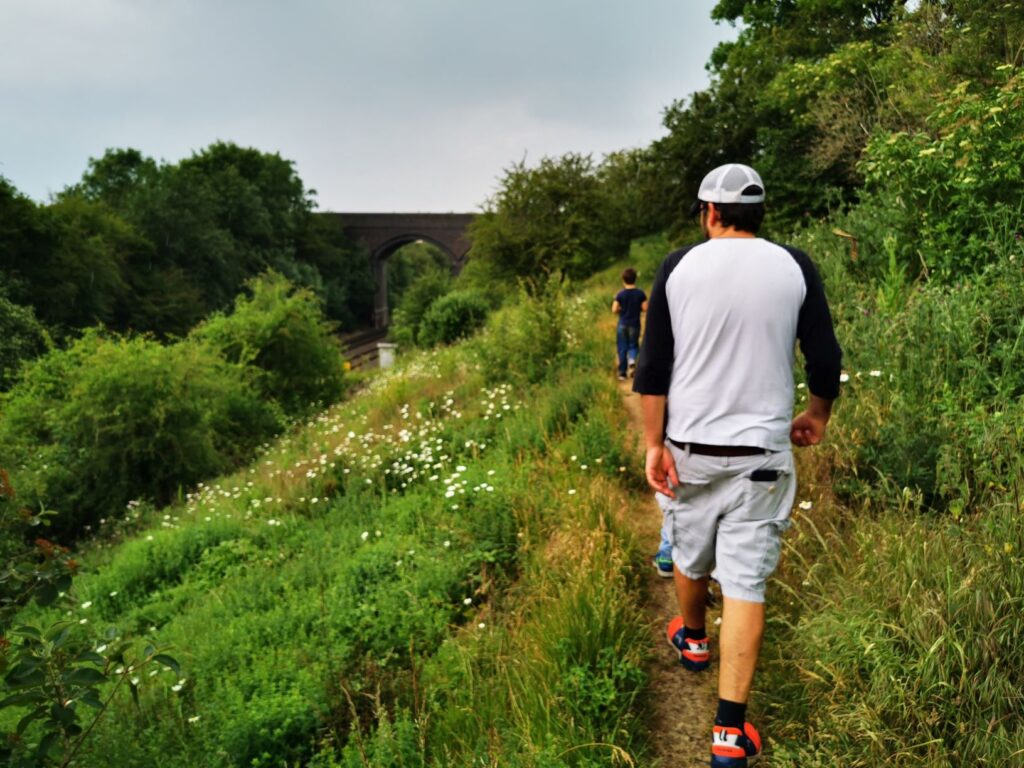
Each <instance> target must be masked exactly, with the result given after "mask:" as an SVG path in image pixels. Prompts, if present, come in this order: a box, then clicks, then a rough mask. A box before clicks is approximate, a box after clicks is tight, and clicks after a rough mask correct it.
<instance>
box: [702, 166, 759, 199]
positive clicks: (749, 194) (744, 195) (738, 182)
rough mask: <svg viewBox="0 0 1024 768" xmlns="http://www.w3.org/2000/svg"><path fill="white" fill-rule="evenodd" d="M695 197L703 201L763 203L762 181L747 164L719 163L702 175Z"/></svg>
mask: <svg viewBox="0 0 1024 768" xmlns="http://www.w3.org/2000/svg"><path fill="white" fill-rule="evenodd" d="M697 199H698V200H703V201H704V202H705V203H763V202H764V182H763V181H761V177H760V176H759V175H758V174H757V171H755V170H754V169H753V168H751V167H750V166H749V165H741V164H740V163H729V164H728V165H720V166H718V167H717V168H715V169H714V170H713V171H711V172H710V173H709V174H708V175H707V176H705V177H704V180H703V181H702V182H701V183H700V189H699V190H698V192H697Z"/></svg>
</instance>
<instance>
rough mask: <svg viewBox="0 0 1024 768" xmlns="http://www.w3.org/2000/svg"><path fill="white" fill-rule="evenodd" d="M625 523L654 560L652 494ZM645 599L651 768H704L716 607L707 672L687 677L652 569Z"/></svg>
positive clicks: (633, 507) (671, 598)
mask: <svg viewBox="0 0 1024 768" xmlns="http://www.w3.org/2000/svg"><path fill="white" fill-rule="evenodd" d="M631 384H632V382H629V381H625V382H622V383H621V384H620V386H619V389H620V391H621V392H622V399H623V403H624V404H625V406H626V408H627V410H628V412H629V427H630V434H631V436H632V438H633V439H634V441H635V445H636V452H635V455H636V456H637V457H638V458H637V460H638V461H641V462H642V461H643V416H642V413H641V410H640V396H639V395H637V394H635V393H634V392H633V391H632V390H631V388H630V387H631ZM628 511H629V514H630V519H631V520H632V521H633V525H634V526H635V527H634V530H635V531H636V534H637V537H638V538H639V540H640V541H641V542H643V543H644V544H645V545H649V546H648V547H647V549H648V550H649V552H650V553H651V554H652V555H653V554H654V552H655V551H656V550H657V548H658V542H659V541H660V538H661V519H662V515H661V509H660V508H659V507H658V504H657V502H656V501H655V500H654V494H653V493H649V494H639V495H637V496H636V497H635V498H634V499H633V500H632V501H631V503H630V508H629V510H628ZM646 573H647V577H646V578H647V587H648V598H647V604H646V612H647V620H648V622H649V626H650V629H651V636H652V638H653V643H654V646H653V647H652V648H651V656H652V661H651V664H650V667H649V668H648V674H649V675H650V686H649V687H648V692H647V696H648V700H647V701H646V702H645V704H647V706H648V711H649V712H650V713H651V720H650V723H649V730H650V733H651V741H652V746H653V750H654V757H655V759H656V761H657V762H656V764H657V765H658V766H659V767H660V768H668V767H669V766H672V768H704V767H705V766H707V764H708V756H709V754H710V742H709V738H710V733H711V723H712V721H713V720H714V716H715V707H716V706H717V704H718V693H717V681H718V665H717V664H716V663H715V659H716V658H717V654H718V644H717V632H716V631H715V630H716V628H717V627H716V624H715V622H716V620H717V619H718V618H719V616H720V615H721V611H720V609H719V608H718V607H717V606H716V607H714V608H711V609H709V610H708V637H709V638H710V640H711V653H712V662H711V668H710V669H709V670H707V671H705V672H700V673H696V674H694V673H692V672H688V671H687V670H685V669H683V667H682V666H680V665H679V661H678V658H679V657H678V655H677V654H676V653H675V651H674V650H673V649H672V648H670V647H669V645H668V642H667V640H666V637H665V627H666V625H667V624H668V622H669V620H670V619H671V618H672V617H673V616H676V615H678V613H679V607H678V603H677V602H676V595H675V588H674V586H673V582H672V579H666V578H664V577H662V576H659V575H658V573H657V571H656V570H655V568H654V567H653V565H649V564H648V565H646Z"/></svg>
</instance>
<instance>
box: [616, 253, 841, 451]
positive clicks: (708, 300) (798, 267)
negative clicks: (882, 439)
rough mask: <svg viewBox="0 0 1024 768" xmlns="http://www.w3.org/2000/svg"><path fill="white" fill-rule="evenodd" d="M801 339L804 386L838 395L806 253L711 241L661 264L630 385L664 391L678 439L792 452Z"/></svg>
mask: <svg viewBox="0 0 1024 768" xmlns="http://www.w3.org/2000/svg"><path fill="white" fill-rule="evenodd" d="M797 341H799V343H800V351H801V353H802V354H803V357H804V361H805V364H806V372H807V387H808V389H809V390H810V392H811V393H812V394H814V395H817V396H819V397H822V398H825V399H826V400H834V399H835V398H836V397H837V396H838V395H839V374H840V368H841V362H842V351H841V350H840V348H839V342H838V341H836V336H835V331H834V329H833V326H832V317H831V315H830V314H829V310H828V303H827V302H826V300H825V289H824V286H823V285H822V282H821V277H820V276H819V275H818V271H817V270H816V269H815V267H814V264H813V263H811V260H810V259H809V258H808V256H807V254H805V253H803V252H802V251H799V250H797V249H796V248H791V247H789V246H783V245H778V244H776V243H773V242H771V241H769V240H764V239H761V238H713V239H710V240H707V241H705V242H703V243H700V244H699V245H694V246H690V247H688V248H684V249H682V250H678V251H675V252H674V253H671V254H669V256H668V257H667V258H666V259H665V261H664V262H663V263H662V265H661V267H660V268H659V270H658V273H657V275H656V276H655V278H654V287H653V288H652V289H651V297H650V300H649V302H648V306H647V330H646V332H645V333H644V339H643V344H642V346H641V349H640V359H639V361H638V362H637V368H636V375H635V378H634V380H633V391H634V392H638V393H640V394H644V395H667V396H668V418H667V423H666V429H665V432H666V435H667V437H668V438H669V439H671V440H673V441H675V442H679V443H704V444H707V445H723V446H753V447H757V448H765V449H768V450H773V451H778V450H786V449H788V448H789V431H790V425H791V423H792V419H793V389H794V387H793V364H794V361H795V355H796V350H795V347H796V342H797Z"/></svg>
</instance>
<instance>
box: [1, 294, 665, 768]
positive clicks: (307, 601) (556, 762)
mask: <svg viewBox="0 0 1024 768" xmlns="http://www.w3.org/2000/svg"><path fill="white" fill-rule="evenodd" d="M551 290H552V292H553V294H554V293H557V288H556V287H554V286H552V288H551ZM530 301H539V299H538V298H531V299H530ZM567 303H568V306H567V307H566V308H565V309H564V312H563V315H562V318H563V319H562V320H561V324H560V325H559V333H560V334H561V335H562V337H563V338H565V339H566V344H565V355H566V360H570V361H571V365H572V366H573V367H568V366H567V367H566V368H563V369H562V371H561V372H560V375H559V376H557V377H551V378H550V379H545V380H544V381H543V384H542V385H541V386H540V387H537V388H516V387H512V386H510V385H509V384H507V383H501V384H500V385H498V386H495V387H493V388H485V387H484V381H483V376H482V373H481V372H477V369H476V364H475V362H476V359H475V357H474V356H473V354H472V353H471V352H470V351H469V350H468V349H467V345H457V346H453V347H449V348H442V349H440V350H436V351H431V352H430V353H428V354H424V355H422V356H421V357H420V358H418V359H414V360H411V361H410V363H409V366H410V367H409V369H408V370H407V371H406V372H405V373H404V375H401V376H399V375H390V376H385V377H381V378H380V379H379V380H377V381H375V382H374V383H373V384H371V385H370V387H369V388H368V391H367V392H366V393H365V394H364V395H363V396H359V397H357V398H356V399H355V400H354V401H352V402H351V403H350V404H346V405H344V406H339V407H337V408H335V409H333V410H331V411H328V412H326V413H324V414H322V415H320V416H318V417H316V418H314V419H310V420H309V422H308V424H307V425H305V426H304V427H300V428H298V429H296V430H295V431H294V432H292V433H291V434H289V435H288V436H286V437H285V438H283V439H282V440H280V441H279V442H277V443H276V444H275V445H273V446H269V447H268V448H267V449H266V450H265V451H264V452H262V453H261V454H260V456H259V460H258V462H256V463H255V464H253V466H252V467H251V468H248V469H245V470H243V471H241V472H239V473H237V474H236V475H234V476H229V477H225V478H221V479H219V480H217V481H214V482H209V483H206V484H201V485H200V486H199V487H198V488H197V489H196V490H195V491H194V492H190V493H188V494H187V495H186V496H185V497H184V499H183V501H182V503H181V504H177V505H175V506H172V507H169V508H167V509H166V510H163V512H162V514H151V515H148V516H144V517H143V519H141V520H138V521H136V522H135V523H134V525H136V526H142V528H141V530H139V531H138V532H137V533H135V535H133V536H131V537H130V538H129V539H128V540H126V541H123V542H116V541H115V542H108V541H100V542H97V546H95V547H94V548H93V551H92V552H91V554H90V555H89V562H90V564H91V565H93V566H94V568H91V569H89V571H88V572H86V573H84V574H82V575H81V576H80V577H78V579H77V580H76V591H77V592H78V594H79V597H78V598H77V599H76V603H77V606H72V615H71V616H70V617H64V616H56V614H54V618H57V619H65V620H68V619H70V620H71V621H76V620H79V617H82V618H86V617H87V618H89V619H90V621H89V623H88V624H85V625H79V624H77V623H76V624H75V626H76V627H78V628H79V629H78V630H76V631H84V629H82V628H83V627H84V628H88V627H90V626H91V625H92V624H93V623H94V622H99V621H102V622H107V621H110V622H115V623H116V624H117V625H118V626H119V627H123V628H125V629H127V630H129V631H132V632H139V633H145V634H146V635H147V640H149V641H150V642H153V643H154V644H156V643H157V642H159V643H161V644H163V645H173V646H174V647H175V648H177V649H180V654H176V655H180V657H181V659H182V662H183V668H182V671H181V673H180V677H179V676H178V675H177V674H176V675H175V678H176V679H177V682H176V683H175V684H174V685H173V686H172V685H170V683H169V682H162V680H163V676H162V675H157V676H155V677H154V678H153V684H151V685H148V686H147V685H142V686H140V688H139V690H138V699H137V703H136V701H135V700H134V699H132V698H131V697H130V696H124V695H118V696H116V697H115V698H114V699H113V700H112V702H111V704H110V705H109V713H108V715H107V716H105V717H104V718H103V719H102V720H101V721H100V722H98V723H97V725H96V727H95V728H94V729H93V732H92V735H91V736H90V740H91V743H90V748H89V750H87V751H83V752H80V753H79V754H78V756H77V757H76V764H80V765H82V766H86V767H87V766H91V765H97V766H98V765H100V764H104V763H107V764H119V765H120V764H123V765H131V764H142V763H145V764H147V765H153V766H157V767H158V768H159V767H161V766H171V765H199V764H208V765H224V766H226V765H254V766H268V768H269V767H270V766H276V765H280V764H282V763H284V762H287V763H289V764H310V765H321V766H328V765H348V764H359V765H362V764H367V763H368V764H377V765H399V764H402V765H438V766H439V765H452V764H469V763H470V762H471V761H472V760H473V759H475V758H476V757H478V756H479V755H480V754H488V753H491V754H493V755H494V760H496V761H497V763H499V764H502V765H523V766H527V765H529V766H539V765H549V766H560V765H562V766H565V765H572V766H596V765H602V764H608V758H609V755H611V756H612V764H616V763H622V764H627V763H628V761H629V760H631V759H632V758H631V757H630V752H631V751H633V750H638V749H639V744H640V741H639V739H640V722H639V721H638V719H637V718H636V717H635V715H634V714H633V713H634V711H635V706H634V704H635V702H636V701H637V696H638V695H639V692H640V691H641V689H642V685H643V676H642V673H641V671H640V670H641V667H640V659H641V657H642V653H643V648H644V647H645V643H646V642H647V638H646V636H645V634H644V632H643V625H642V621H641V620H640V618H639V614H638V613H637V611H636V610H635V606H634V603H633V598H634V596H635V591H634V590H635V588H636V585H635V583H633V582H632V581H631V578H630V576H629V570H630V569H629V566H628V562H629V560H628V558H627V556H626V554H625V552H624V551H623V545H622V542H623V536H624V535H625V534H624V532H621V531H617V530H615V531H612V530H610V529H609V525H610V522H609V521H610V520H611V519H612V517H613V516H614V510H615V509H617V508H618V506H619V505H620V504H621V499H620V498H619V497H618V495H617V492H618V489H617V488H616V486H615V485H614V483H615V482H617V480H615V479H613V478H617V477H618V476H619V475H618V473H617V471H616V470H617V467H615V468H614V469H613V467H612V466H611V465H612V464H614V463H615V462H616V461H619V460H620V459H619V457H620V456H621V455H623V450H624V449H623V447H622V440H623V437H624V434H623V432H622V430H621V429H617V430H616V429H610V428H607V427H605V426H603V425H605V424H606V419H607V418H608V417H609V413H608V412H609V409H617V406H618V402H617V395H616V392H615V389H614V385H613V384H612V383H611V382H610V381H608V380H607V377H605V376H604V375H602V374H594V373H593V372H592V369H593V366H594V364H595V361H596V360H598V359H599V358H588V357H586V355H588V354H589V350H590V349H591V345H590V343H589V341H587V342H583V341H571V340H570V337H571V336H572V335H573V334H579V335H581V336H586V337H590V336H598V335H599V334H597V333H595V324H594V322H593V318H594V316H595V313H597V312H602V313H603V312H604V311H605V310H606V306H605V304H606V302H605V300H604V298H603V297H602V298H601V300H600V301H599V302H590V301H585V302H579V301H576V300H570V301H568V302H567ZM514 309H518V308H514ZM186 343H188V344H197V343H196V342H194V340H189V341H188V342H186ZM473 343H475V342H473ZM601 346H602V348H603V347H604V346H605V345H603V344H602V345H601ZM46 360H48V358H44V359H43V361H46ZM43 361H40V362H43ZM51 364H52V369H51V370H50V372H49V373H50V377H49V378H48V379H46V380H45V382H41V383H40V385H39V386H40V389H41V390H42V389H44V386H43V384H45V385H46V387H49V390H48V391H52V392H54V393H58V392H60V391H63V390H64V389H65V388H66V387H67V385H68V383H69V381H70V382H71V383H72V384H73V383H74V382H73V379H74V377H73V376H68V375H66V374H67V371H66V369H67V368H69V367H72V366H69V365H67V364H65V365H64V366H63V367H60V366H58V364H57V363H56V362H53V363H51ZM77 364H79V365H80V364H81V361H79V362H78V363H77ZM37 375H39V374H37ZM527 402H528V403H529V405H528V406H527ZM615 417H616V418H621V410H616V411H615ZM570 452H571V453H573V454H576V453H579V454H580V455H579V456H578V457H577V458H578V459H580V461H570V460H569V458H568V456H569V454H570ZM581 462H582V464H588V463H589V467H590V468H589V469H587V468H585V467H584V466H581ZM602 462H605V463H602ZM567 478H573V480H572V482H573V484H574V485H575V486H576V487H578V488H579V489H580V491H581V493H580V494H579V496H567V495H566V488H565V484H566V480H567ZM588 483H596V484H597V487H596V488H595V489H594V491H593V492H591V491H590V490H588ZM577 501H578V503H576V502H577ZM549 540H551V541H555V542H559V543H558V546H557V547H549V546H547V545H546V543H547V542H548V541H549ZM570 553H571V556H570ZM553 569H554V570H553ZM552 574H554V577H553V578H552V577H551V576H552ZM513 586H514V589H513ZM510 600H516V601H519V602H518V604H519V606H520V607H519V608H518V609H516V610H517V611H520V612H521V615H522V617H523V619H524V620H525V621H526V622H527V623H528V625H529V629H528V630H525V631H521V630H520V624H521V622H520V621H519V619H517V618H515V616H516V613H515V612H513V611H511V610H510V606H509V601H510ZM86 603H88V604H89V607H88V608H87V609H83V608H82V606H83V605H85V604H86ZM38 610H41V609H38ZM32 615H34V616H38V615H39V613H38V612H37V613H33V614H32ZM49 615H50V614H48V613H47V614H45V615H44V618H46V617H48V616H49ZM507 617H512V618H507ZM506 624H507V626H506ZM211 628H216V629H215V631H211ZM493 649H500V650H501V653H500V655H499V656H497V657H495V656H494V655H493V654H492V653H491V652H490V651H491V650H493ZM466 664H469V665H471V666H473V667H474V671H473V672H472V673H471V674H472V677H470V678H467V677H465V676H464V665H466ZM93 666H94V667H95V666H96V665H95V664H94V665H93ZM115 669H116V667H115ZM149 679H150V678H149V677H148V673H147V674H145V675H143V676H142V680H143V682H145V681H147V680H149ZM467 682H468V683H470V684H469V685H465V683H467ZM105 685H106V686H107V687H104V686H105ZM111 685H112V684H110V683H108V684H100V688H101V689H103V690H105V691H109V690H111V688H110V686H111ZM127 685H128V683H127V682H125V683H124V684H123V690H124V692H128V691H127ZM474 690H475V691H483V692H485V693H484V695H483V696H482V697H480V700H479V701H477V702H476V703H475V705H474V706H468V705H467V703H468V702H473V701H474V698H476V697H475V696H474V693H473V692H474ZM509 692H511V695H512V696H514V697H515V698H516V699H517V700H518V701H519V702H521V703H522V704H523V705H524V706H523V707H521V708H519V707H516V708H513V709H510V708H509V701H508V699H507V696H508V694H509ZM562 699H564V700H566V701H570V700H571V701H572V702H573V705H572V706H573V709H572V713H571V717H570V718H568V719H567V718H562V717H553V716H552V713H553V712H554V711H555V709H556V708H553V707H552V705H551V702H552V701H560V700H562ZM477 705H478V706H477ZM512 711H515V714H514V715H510V714H509V713H510V712H512ZM17 719H18V718H17V717H16V716H14V715H13V714H12V713H8V712H4V711H0V728H3V727H10V728H11V729H13V728H15V727H16V723H17ZM453 734H455V735H453ZM488 734H499V735H500V738H499V740H498V741H497V742H495V743H494V744H493V747H488V738H489V737H488ZM528 734H533V735H532V736H530V735H528ZM35 738H36V737H35V736H33V738H32V740H31V741H33V743H34V739H35ZM598 740H600V741H602V742H605V743H602V744H600V745H595V744H594V742H595V741H598ZM492 749H493V752H492V751H491V750H492ZM481 750H482V751H481Z"/></svg>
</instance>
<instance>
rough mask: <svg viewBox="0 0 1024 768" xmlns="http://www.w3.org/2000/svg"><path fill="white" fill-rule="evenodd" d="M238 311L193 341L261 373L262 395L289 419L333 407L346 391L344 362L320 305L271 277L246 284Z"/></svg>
mask: <svg viewBox="0 0 1024 768" xmlns="http://www.w3.org/2000/svg"><path fill="white" fill-rule="evenodd" d="M247 287H248V290H249V294H251V295H245V294H243V295H240V296H238V298H236V299H235V307H234V311H233V312H232V313H231V314H229V315H225V314H220V313H217V314H215V315H213V316H212V317H211V318H209V319H208V320H206V321H205V322H203V323H202V324H201V325H199V326H197V327H196V328H195V329H194V330H193V331H192V333H191V334H190V336H191V338H193V339H195V340H197V341H199V342H200V343H202V344H205V345H208V346H209V347H211V348H212V349H214V350H216V351H217V353H218V354H220V355H221V356H222V357H224V358H226V359H227V360H228V361H230V362H232V363H241V364H242V365H246V366H251V367H253V368H255V369H256V370H257V371H258V375H257V376H256V377H255V381H256V384H257V386H258V387H259V389H260V391H261V392H263V394H264V395H266V396H267V397H270V398H272V399H274V400H276V401H277V402H278V403H280V404H281V407H282V408H284V410H285V412H286V413H289V414H302V413H307V412H309V411H310V410H311V408H312V407H313V405H314V404H315V403H318V402H319V403H331V402H333V401H335V400H337V399H338V398H339V397H340V396H341V394H342V393H343V392H344V390H345V378H344V359H343V357H342V355H341V347H340V344H339V342H338V340H337V339H336V338H335V336H334V335H333V328H332V327H331V325H330V324H329V323H327V322H326V321H325V319H324V316H323V312H322V309H321V306H320V302H319V300H318V299H317V298H316V296H315V295H314V294H313V293H311V292H310V291H307V290H296V289H295V288H294V286H292V284H291V283H289V282H288V281H287V280H286V279H285V278H283V277H281V276H280V275H278V274H276V273H274V272H268V273H266V274H264V275H262V276H260V277H258V278H255V279H253V280H250V281H249V282H248V284H247Z"/></svg>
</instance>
